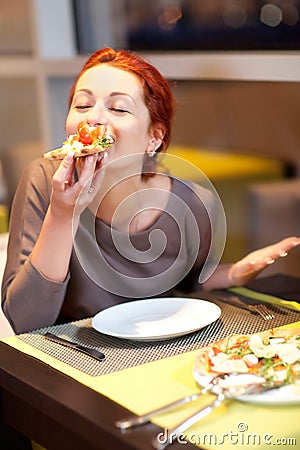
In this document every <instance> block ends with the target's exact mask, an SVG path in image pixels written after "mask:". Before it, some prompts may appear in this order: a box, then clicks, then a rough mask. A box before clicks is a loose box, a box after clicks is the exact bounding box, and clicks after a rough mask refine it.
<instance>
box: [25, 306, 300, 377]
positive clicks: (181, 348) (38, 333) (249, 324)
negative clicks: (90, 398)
mask: <svg viewBox="0 0 300 450" xmlns="http://www.w3.org/2000/svg"><path fill="white" fill-rule="evenodd" d="M249 302H251V300H249ZM215 303H216V304H218V305H219V306H220V307H221V309H222V314H221V317H220V318H219V319H218V320H217V321H215V322H213V323H212V324H210V325H208V326H206V327H205V328H202V329H201V330H199V331H197V332H194V333H191V334H188V335H185V336H182V337H177V338H173V339H168V340H160V341H152V342H151V341H149V342H144V341H143V342H141V341H131V340H125V339H118V338H114V337H110V336H106V335H104V334H102V333H99V332H97V331H96V330H94V329H93V328H92V320H91V319H84V320H79V321H76V322H72V323H68V324H63V325H56V326H52V327H46V328H41V329H39V330H35V331H33V332H30V333H26V334H21V335H19V336H18V338H19V339H21V340H22V341H24V342H26V343H27V344H29V345H31V346H33V347H35V348H37V349H39V350H41V351H43V352H45V353H47V354H49V355H51V356H53V357H54V358H57V359H58V360H60V361H62V362H64V363H66V364H69V365H70V366H72V367H74V368H76V369H79V370H81V371H83V372H84V373H86V374H88V375H91V376H99V375H104V374H108V373H111V372H116V371H118V370H123V369H126V368H129V367H133V366H138V365H140V364H145V363H148V362H150V361H155V360H158V359H163V358H167V357H170V356H174V355H178V354H180V353H185V352H188V351H192V350H196V349H198V348H201V347H204V346H206V345H208V344H210V343H212V342H214V341H216V340H218V339H222V338H224V337H226V336H228V335H229V334H232V333H245V334H251V333H257V332H259V331H264V330H267V329H270V328H275V327H278V326H282V325H286V324H289V323H293V322H297V321H299V320H300V313H299V312H297V311H293V310H290V309H287V308H278V307H275V306H273V305H270V306H269V308H270V309H271V310H273V311H274V312H276V318H275V319H274V320H272V321H265V320H263V319H262V318H261V317H260V316H257V315H256V314H252V313H251V312H248V311H245V310H241V309H239V308H236V307H235V306H231V305H227V304H224V303H218V302H217V301H216V302H215ZM46 332H51V333H54V334H57V335H58V336H61V337H64V338H67V339H69V340H70V341H73V342H77V343H79V344H82V345H86V346H89V347H92V348H96V349H99V350H100V351H102V352H103V353H104V354H105V356H106V359H105V361H103V362H99V361H96V360H95V359H93V358H91V357H89V356H86V355H84V354H82V353H80V352H78V351H76V350H73V349H69V348H67V347H64V346H62V345H59V344H56V343H53V342H50V341H48V340H46V339H45V338H44V337H43V334H44V333H46Z"/></svg>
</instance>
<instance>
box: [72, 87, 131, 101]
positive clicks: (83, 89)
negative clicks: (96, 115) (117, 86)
mask: <svg viewBox="0 0 300 450" xmlns="http://www.w3.org/2000/svg"><path fill="white" fill-rule="evenodd" d="M77 92H86V93H87V94H88V95H93V91H91V90H90V89H87V88H81V89H78V91H77ZM118 95H122V96H126V97H128V98H130V99H131V100H132V101H133V98H132V97H131V95H129V94H127V93H126V92H119V91H114V92H111V94H109V96H110V97H116V96H118Z"/></svg>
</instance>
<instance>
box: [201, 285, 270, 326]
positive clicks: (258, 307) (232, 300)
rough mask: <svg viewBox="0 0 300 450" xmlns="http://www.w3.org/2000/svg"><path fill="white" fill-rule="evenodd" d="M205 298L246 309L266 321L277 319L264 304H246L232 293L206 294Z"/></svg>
mask: <svg viewBox="0 0 300 450" xmlns="http://www.w3.org/2000/svg"><path fill="white" fill-rule="evenodd" d="M204 295H205V297H206V298H207V299H208V300H210V299H211V300H212V301H213V300H216V301H218V300H219V301H222V302H225V303H227V304H229V305H232V306H236V307H237V308H242V309H246V310H247V311H251V312H256V313H257V314H259V315H260V316H261V317H262V318H263V319H264V320H272V319H275V315H274V313H273V312H272V311H271V310H270V309H269V308H268V307H267V306H266V305H265V304H263V303H245V302H243V301H242V300H241V298H240V297H238V296H237V295H234V294H230V293H226V294H224V293H219V292H217V291H216V292H211V293H210V292H205V294H204Z"/></svg>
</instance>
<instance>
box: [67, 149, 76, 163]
mask: <svg viewBox="0 0 300 450" xmlns="http://www.w3.org/2000/svg"><path fill="white" fill-rule="evenodd" d="M74 155H75V152H73V150H69V151H68V153H67V161H69V162H70V161H72V160H73V157H74Z"/></svg>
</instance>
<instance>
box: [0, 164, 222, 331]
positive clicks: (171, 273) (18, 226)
mask: <svg viewBox="0 0 300 450" xmlns="http://www.w3.org/2000/svg"><path fill="white" fill-rule="evenodd" d="M57 167H58V163H57V162H50V161H44V160H42V159H39V160H36V161H33V162H32V163H30V164H29V165H28V166H27V168H26V170H25V171H24V174H23V176H22V179H21V181H20V183H19V186H18V189H17V192H16V194H15V198H14V201H13V205H12V211H11V220H10V237H9V244H8V254H7V264H6V268H5V272H4V276H3V283H2V307H3V310H4V313H5V315H6V316H7V318H8V320H9V321H10V323H11V325H12V327H13V328H14V330H15V332H16V333H21V332H25V331H28V330H32V329H36V328H40V327H44V326H50V325H52V324H56V323H62V322H67V321H73V320H77V319H81V318H85V317H90V316H93V315H94V314H96V313H97V312H99V311H101V310H102V309H105V308H107V307H109V306H112V305H115V304H118V303H121V302H125V301H132V300H136V299H140V298H151V297H163V296H170V295H172V293H173V292H174V290H178V289H180V290H181V291H192V290H195V289H200V287H201V285H200V284H199V281H198V280H199V275H200V273H201V270H202V268H203V266H204V263H205V262H206V261H207V258H208V255H209V253H210V248H211V236H212V231H211V225H210V223H211V220H210V219H211V215H212V214H213V211H214V208H215V204H216V201H215V198H214V196H213V195H212V194H211V192H209V191H208V190H207V189H204V188H199V187H198V191H197V192H198V194H196V192H195V190H194V188H193V185H192V183H190V182H187V181H183V180H180V179H177V178H172V189H171V193H170V195H169V200H168V203H167V206H166V209H165V210H164V211H163V212H162V213H161V215H160V216H159V218H158V219H157V220H156V222H155V223H154V224H152V225H151V226H150V227H149V228H147V229H145V230H143V231H140V232H137V233H133V234H130V235H128V234H127V233H125V232H121V231H118V230H116V229H113V228H112V227H110V226H109V225H107V224H106V223H104V222H103V221H101V220H99V219H97V218H95V217H94V216H93V215H92V213H91V212H90V210H88V209H87V210H86V211H84V213H83V214H82V217H81V221H80V225H79V229H78V232H77V235H76V237H75V240H74V246H73V251H72V255H71V260H70V265H69V273H68V276H67V278H66V279H65V280H64V282H62V283H57V282H53V281H51V280H48V279H47V278H45V277H44V276H43V275H42V274H41V273H40V272H39V271H38V270H37V269H36V268H35V267H34V266H33V264H32V262H31V259H30V254H31V251H32V248H33V246H34V244H35V242H36V240H37V237H38V235H39V232H40V229H41V226H42V223H43V220H44V217H45V214H46V211H47V208H48V206H49V199H50V194H51V187H52V177H53V174H54V172H55V170H56V169H57ZM199 192H200V196H199ZM200 197H201V198H200ZM49 258H51V255H49Z"/></svg>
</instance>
